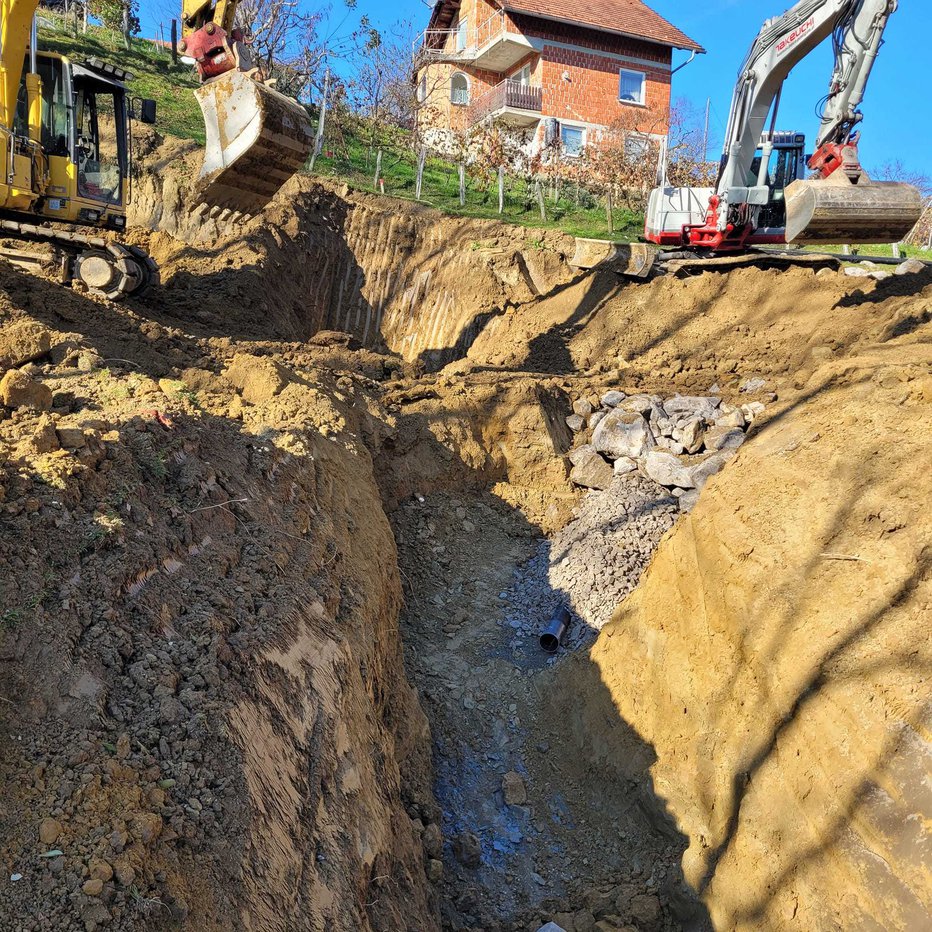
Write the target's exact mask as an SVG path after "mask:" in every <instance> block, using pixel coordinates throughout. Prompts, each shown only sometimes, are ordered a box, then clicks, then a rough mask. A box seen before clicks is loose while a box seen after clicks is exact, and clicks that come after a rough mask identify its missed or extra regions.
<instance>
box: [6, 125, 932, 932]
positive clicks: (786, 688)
mask: <svg viewBox="0 0 932 932" xmlns="http://www.w3.org/2000/svg"><path fill="white" fill-rule="evenodd" d="M173 145H174V144H171V143H168V144H166V146H167V147H168V148H164V147H163V148H159V147H158V146H157V145H156V142H153V148H152V154H151V158H152V159H153V160H154V161H153V164H154V165H156V166H158V164H159V160H161V161H162V162H163V163H164V164H168V161H171V160H172V159H173V158H174V159H175V161H177V163H178V165H180V166H181V171H182V175H181V176H179V175H178V174H177V172H175V173H173V172H163V173H162V176H163V177H161V178H160V180H159V181H158V182H155V181H153V177H154V176H149V177H148V178H143V179H141V180H140V191H141V192H142V195H143V196H142V197H141V199H140V201H139V205H138V207H139V210H138V216H139V217H140V218H142V219H145V220H146V222H147V225H148V227H147V229H138V230H136V231H135V232H134V236H135V237H136V238H137V239H138V240H139V242H141V243H147V244H149V245H150V246H151V247H152V249H153V252H154V254H156V255H157V256H158V257H160V258H161V259H162V260H163V262H164V265H163V286H162V287H161V288H160V289H159V290H156V291H155V292H153V293H152V294H150V295H148V296H147V297H145V298H144V299H142V300H140V301H136V302H130V303H129V304H127V305H125V306H115V305H111V304H108V303H106V302H100V301H93V300H89V299H87V298H85V297H82V296H81V295H78V294H75V293H72V292H69V291H65V290H63V289H61V288H60V287H58V286H55V285H52V284H50V283H47V282H43V281H40V280H36V279H32V278H26V277H25V276H23V275H22V274H20V273H18V272H16V271H13V270H11V269H6V268H0V366H2V368H3V369H4V370H6V371H11V372H13V373H14V377H12V378H11V379H9V380H8V381H7V382H6V383H5V385H4V387H2V388H0V394H2V402H3V403H2V404H0V512H2V515H3V524H2V532H0V587H2V600H0V781H2V787H3V791H4V793H3V799H4V802H3V805H2V808H0V861H2V867H3V874H0V919H2V922H0V925H2V926H3V928H10V929H15V930H38V929H44V928H48V927H49V926H54V927H55V928H61V929H67V930H70V929H76V930H88V932H93V930H95V929H104V928H106V929H134V930H137V929H139V930H156V929H158V930H161V929H173V928H177V929H186V930H201V929H263V930H282V932H284V930H298V929H302V930H303V929H307V930H319V929H334V930H346V932H349V930H354V932H355V930H379V932H382V930H384V932H395V930H402V929H404V930H412V932H413V930H417V932H422V930H424V932H430V930H433V929H441V928H443V929H458V930H460V929H483V930H495V929H498V930H501V932H506V930H507V932H511V930H519V929H520V930H525V929H527V930H530V932H536V930H537V928H538V927H539V926H540V925H543V924H544V923H545V922H546V921H551V920H553V921H555V922H557V923H558V925H559V926H560V927H562V928H563V929H565V930H566V932H591V930H593V929H598V930H599V932H612V930H630V929H632V928H633V929H637V930H641V932H651V930H675V929H706V928H720V929H731V928H740V929H784V928H788V927H790V926H791V924H794V925H797V926H798V927H799V928H805V929H814V930H821V929H835V928H873V927H884V928H891V929H904V930H908V929H913V928H921V927H922V925H923V923H922V918H923V917H924V916H925V915H926V914H927V913H928V911H929V909H930V907H932V896H930V891H929V887H928V883H927V878H926V873H925V872H926V871H927V864H928V856H927V852H928V836H927V833H926V832H925V829H924V828H923V825H924V823H923V821H922V819H928V816H929V811H928V802H927V799H926V798H925V797H924V796H923V784H922V780H923V774H924V772H925V769H927V768H926V763H927V759H928V758H927V756H926V755H927V753H928V749H927V745H926V744H925V743H924V742H925V741H926V739H927V736H928V729H929V720H928V709H927V697H928V675H929V669H930V658H929V657H928V651H927V650H926V645H927V644H928V643H929V634H930V630H929V624H930V617H932V613H930V608H929V607H930V605H932V592H930V589H929V565H928V563H929V559H928V558H929V553H928V551H929V540H930V539H932V535H930V531H932V528H930V526H929V522H928V518H927V515H928V509H927V508H926V507H925V504H926V501H927V499H928V495H929V484H930V483H929V473H928V468H927V464H928V462H929V442H928V431H929V427H930V416H929V412H930V410H932V409H930V404H932V381H930V379H932V375H930V371H932V368H930V364H932V358H930V350H929V347H930V344H932V334H930V321H932V314H930V306H932V274H930V273H928V272H919V273H916V274H912V275H909V276H898V277H895V278H891V279H888V280H886V281H881V282H877V281H873V280H865V279H853V278H850V277H847V276H845V275H843V274H841V273H837V272H832V271H827V272H826V271H823V272H818V273H817V272H815V271H812V270H795V271H788V272H779V273H778V272H774V271H769V272H760V271H755V270H751V269H744V270H737V271H733V272H730V273H727V274H720V273H715V274H705V275H700V276H697V277H693V278H688V279H676V278H669V277H668V278H663V279H659V280H656V281H651V282H647V283H640V284H633V283H625V282H622V281H621V280H620V279H618V278H617V277H616V276H615V275H614V273H610V272H606V271H596V272H595V273H591V274H577V273H575V272H574V271H573V270H572V269H570V268H569V267H568V266H567V264H566V261H565V257H566V255H568V254H569V251H568V248H567V244H566V243H564V242H562V241H560V240H559V239H557V238H553V239H549V240H547V241H546V242H544V243H533V244H530V243H528V242H527V237H526V234H525V233H523V232H519V231H515V230H512V229H509V228H505V227H499V226H497V225H494V224H473V223H471V222H464V223H462V224H459V223H457V222H454V221H451V220H449V219H447V220H444V221H443V224H442V225H441V223H440V221H438V218H437V217H436V216H435V215H433V214H431V213H430V212H429V211H422V210H418V209H416V208H409V207H399V206H398V205H396V204H394V203H393V202H387V201H383V200H380V199H377V198H373V197H369V196H366V195H358V194H350V195H348V196H347V197H342V196H341V192H340V191H337V190H335V189H332V188H328V187H326V186H323V187H322V186H320V185H315V184H312V183H310V182H308V181H306V180H297V181H295V182H293V183H292V186H291V188H289V190H288V191H286V192H285V194H284V195H283V197H282V198H281V199H280V200H279V201H278V202H276V204H275V205H274V206H273V208H272V210H271V211H270V212H269V213H268V214H267V215H266V216H265V217H264V218H259V219H257V220H255V221H253V222H252V225H251V226H249V227H247V228H245V229H242V230H239V231H237V230H231V229H217V228H212V227H211V226H210V225H209V224H203V223H201V224H198V223H195V222H194V221H191V220H190V219H189V218H187V217H186V214H185V212H184V211H183V209H182V205H183V198H184V183H185V180H184V177H183V171H184V170H185V166H186V165H187V161H186V160H187V159H188V158H189V153H187V152H186V151H185V150H183V149H179V148H175V149H172V146H173ZM172 153H174V155H173V154H172ZM393 217H394V221H393ZM2 375H3V373H0V376H2ZM609 390H621V391H623V392H627V393H629V394H631V393H635V392H648V393H657V394H658V395H659V396H661V397H663V398H667V397H669V396H670V395H672V394H674V393H676V392H682V393H690V394H699V395H714V396H715V397H721V398H722V399H723V400H724V401H725V402H726V403H729V404H733V405H738V404H748V403H752V402H757V403H760V404H761V405H762V410H763V411H764V413H763V414H762V415H761V416H760V417H759V418H758V419H756V420H754V422H753V424H752V425H751V428H750V431H749V434H748V442H747V443H746V444H745V445H744V446H743V447H742V448H741V450H740V452H738V454H737V456H736V457H735V458H734V459H733V460H732V461H731V462H729V464H728V465H727V466H726V468H725V469H724V471H723V472H721V474H719V475H717V476H715V477H714V478H712V479H711V480H710V482H709V484H708V485H707V486H706V488H705V489H704V490H703V491H702V493H701V495H699V496H698V504H696V505H695V508H694V509H693V510H692V511H691V513H690V514H688V515H683V514H681V511H682V510H683V509H681V507H680V503H679V502H678V500H677V497H676V496H675V495H672V494H671V491H670V490H669V489H668V488H664V487H661V486H659V485H656V484H654V483H653V482H652V481H651V480H650V479H648V478H647V477H646V476H645V475H644V474H642V471H635V472H634V473H632V474H629V475H627V476H619V477H618V478H616V479H614V480H613V481H612V482H611V484H610V486H609V488H608V489H607V490H605V491H596V492H592V493H585V494H584V493H582V492H581V491H580V490H579V489H576V488H574V487H573V485H572V484H571V483H570V481H569V478H568V477H569V475H570V471H571V469H572V464H571V462H570V460H569V454H570V453H571V452H572V451H573V450H574V448H576V449H578V448H579V447H580V446H582V445H585V444H586V443H587V441H589V440H591V439H592V432H591V429H590V428H589V427H586V426H582V427H580V425H578V424H577V425H576V427H577V428H578V429H577V430H576V431H575V433H574V432H573V431H572V430H571V429H570V427H569V426H568V424H567V418H568V417H570V415H571V414H572V413H573V404H574V402H580V401H582V400H585V399H591V398H593V397H595V398H598V397H599V396H601V395H602V394H603V393H604V392H606V391H609ZM756 410H757V409H756ZM680 491H682V490H680ZM681 497H682V496H681ZM561 602H565V603H566V604H567V605H569V607H570V609H571V611H572V613H573V626H572V628H571V635H570V637H569V639H568V640H567V642H566V646H565V648H564V650H563V651H561V653H560V654H559V655H558V657H557V658H556V659H555V660H554V659H552V658H549V657H548V656H547V655H545V654H543V653H542V652H541V651H540V650H539V647H538V646H537V644H536V640H535V638H536V635H537V633H538V632H539V629H540V626H541V625H542V624H543V623H545V622H546V621H547V619H548V618H549V615H550V614H551V612H552V611H553V609H554V608H555V607H556V606H557V604H559V603H561ZM610 618H611V619H612V620H609V619H610ZM600 631H601V634H599V632H600ZM412 687H413V688H412Z"/></svg>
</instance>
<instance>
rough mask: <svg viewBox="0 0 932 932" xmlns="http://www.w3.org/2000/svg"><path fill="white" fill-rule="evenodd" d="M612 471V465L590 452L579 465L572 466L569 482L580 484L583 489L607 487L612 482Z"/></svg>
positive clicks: (602, 488)
mask: <svg viewBox="0 0 932 932" xmlns="http://www.w3.org/2000/svg"><path fill="white" fill-rule="evenodd" d="M613 476H614V473H613V472H612V467H611V466H610V465H609V464H608V463H606V462H605V460H604V459H602V457H601V456H599V454H598V453H595V452H593V453H590V454H589V456H588V457H587V458H586V459H584V460H582V461H581V462H580V463H579V465H577V466H574V467H573V471H572V472H571V473H570V482H572V483H573V485H578V486H582V488H584V489H599V490H600V491H601V490H604V489H607V488H608V487H609V486H610V485H611V484H612V478H613Z"/></svg>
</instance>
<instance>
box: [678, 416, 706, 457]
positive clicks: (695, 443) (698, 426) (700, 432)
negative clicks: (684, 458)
mask: <svg viewBox="0 0 932 932" xmlns="http://www.w3.org/2000/svg"><path fill="white" fill-rule="evenodd" d="M674 436H675V435H674ZM676 439H678V440H679V442H680V443H681V444H682V445H683V449H684V450H686V452H687V453H698V452H699V451H700V450H701V449H702V444H703V442H704V441H705V428H704V427H703V426H702V418H694V419H693V420H691V421H689V422H687V424H686V426H685V427H683V428H681V429H680V432H679V437H678V438H676Z"/></svg>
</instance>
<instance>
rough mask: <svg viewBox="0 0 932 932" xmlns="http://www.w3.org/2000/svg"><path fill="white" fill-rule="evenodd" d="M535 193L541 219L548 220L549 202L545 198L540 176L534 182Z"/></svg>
mask: <svg viewBox="0 0 932 932" xmlns="http://www.w3.org/2000/svg"><path fill="white" fill-rule="evenodd" d="M534 193H535V195H537V206H538V207H539V208H540V219H541V220H543V221H544V223H546V222H547V202H546V201H545V200H544V188H543V186H542V185H541V183H540V178H538V179H537V180H536V181H535V182H534Z"/></svg>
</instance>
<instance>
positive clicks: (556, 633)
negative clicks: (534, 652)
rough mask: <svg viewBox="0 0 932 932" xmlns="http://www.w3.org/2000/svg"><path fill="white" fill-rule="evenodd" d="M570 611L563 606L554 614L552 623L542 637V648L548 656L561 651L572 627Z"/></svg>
mask: <svg viewBox="0 0 932 932" xmlns="http://www.w3.org/2000/svg"><path fill="white" fill-rule="evenodd" d="M570 617H571V616H570V610H569V609H568V608H567V607H566V606H565V605H561V606H560V607H559V608H558V609H557V610H556V611H555V612H554V614H553V617H552V618H551V619H550V623H549V624H548V625H547V627H546V628H545V629H544V633H543V634H542V635H541V636H540V646H541V648H542V649H543V650H545V651H546V652H547V653H548V654H555V653H556V652H557V651H558V650H559V649H560V644H561V643H562V642H563V637H564V635H565V634H566V632H567V629H568V628H569V626H570Z"/></svg>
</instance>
